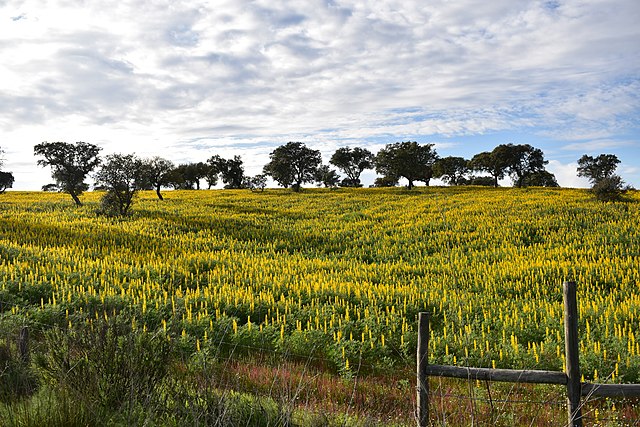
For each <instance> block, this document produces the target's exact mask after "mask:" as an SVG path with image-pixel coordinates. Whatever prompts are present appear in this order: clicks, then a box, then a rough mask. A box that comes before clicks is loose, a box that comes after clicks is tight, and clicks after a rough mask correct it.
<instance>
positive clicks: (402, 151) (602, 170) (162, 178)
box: [0, 141, 622, 215]
mask: <svg viewBox="0 0 640 427" xmlns="http://www.w3.org/2000/svg"><path fill="white" fill-rule="evenodd" d="M100 151H101V148H100V147H98V146H96V145H94V144H90V143H86V142H77V143H75V144H70V143H66V142H43V143H41V144H38V145H36V146H35V147H34V154H35V155H36V156H37V157H39V160H38V164H39V165H41V166H49V167H51V171H52V177H53V179H54V181H55V183H54V184H48V185H45V186H44V187H43V190H48V191H62V192H66V193H69V194H70V195H71V197H72V198H73V200H74V202H75V203H76V204H77V205H81V204H82V203H81V201H80V198H79V196H80V195H81V194H82V192H84V191H86V190H88V189H89V185H88V184H87V183H86V182H85V181H86V179H87V176H88V175H89V174H90V173H93V172H94V171H96V169H97V172H96V173H95V174H94V176H93V177H94V179H95V188H96V189H102V190H106V193H105V196H104V198H103V200H102V207H101V210H102V212H104V213H111V214H115V215H125V214H127V212H129V209H130V207H131V203H132V200H133V196H134V195H135V193H136V191H138V190H142V189H147V190H155V191H156V194H157V196H158V198H159V199H160V200H162V199H163V196H162V193H161V190H162V188H174V189H200V188H201V182H202V181H204V182H206V185H207V187H208V188H211V187H213V186H215V185H217V184H218V182H220V181H222V182H223V183H224V186H225V188H231V189H237V188H249V189H251V190H264V188H265V187H266V184H267V176H270V177H271V178H272V179H273V180H274V181H276V182H277V183H278V184H279V185H281V186H283V187H290V188H292V189H293V190H294V191H299V190H300V189H301V188H302V185H303V184H305V183H312V182H315V183H318V184H319V185H324V186H326V187H337V186H341V187H361V186H362V182H361V180H360V177H361V175H362V173H363V172H364V171H365V170H367V169H375V171H376V172H377V173H378V174H379V175H381V177H379V178H377V179H376V180H375V182H374V186H379V187H382V186H396V185H398V183H399V181H400V179H402V178H404V179H406V180H407V181H408V188H409V189H411V188H413V187H414V186H415V183H416V182H423V183H424V184H425V185H429V183H430V180H431V179H432V178H440V179H442V180H443V181H444V182H446V183H447V184H449V185H490V186H495V187H497V186H498V182H499V181H500V180H501V179H503V178H505V177H507V176H510V177H511V178H512V180H513V183H514V186H516V187H526V186H547V187H557V186H558V183H557V181H556V179H555V177H554V176H553V174H551V173H550V172H548V171H547V170H546V169H545V165H546V164H547V163H548V162H547V161H546V160H545V159H544V154H543V152H542V151H541V150H540V149H538V148H535V147H532V146H531V145H529V144H524V145H514V144H501V145H498V146H497V147H495V148H494V149H493V150H492V151H487V152H482V153H479V154H476V155H475V156H473V157H472V158H471V159H464V158H462V157H453V156H449V157H442V158H441V157H439V156H438V154H437V152H436V151H435V149H434V145H433V144H419V143H417V142H415V141H406V142H396V143H392V144H387V145H386V146H385V147H384V148H382V149H381V150H380V151H379V152H378V153H377V154H376V155H374V154H373V153H371V151H369V150H367V149H366V148H361V147H355V148H351V147H342V148H339V149H337V150H336V151H335V152H334V153H333V155H332V156H331V158H330V160H329V164H326V165H325V164H322V157H321V154H320V151H318V150H313V149H311V148H309V147H307V146H305V145H304V144H303V143H301V142H289V143H287V144H284V145H282V146H279V147H277V148H276V149H275V150H274V151H272V152H271V154H270V155H269V158H270V161H269V163H267V164H266V165H265V166H264V168H263V171H262V174H259V175H256V176H253V177H250V176H246V175H245V173H244V166H243V161H242V159H241V158H240V156H235V157H233V158H231V159H225V158H222V157H220V156H218V155H215V156H212V157H210V158H209V159H208V160H207V161H206V162H197V163H187V164H180V165H178V166H175V165H174V164H173V163H172V162H171V161H169V160H167V159H163V158H161V157H153V158H150V159H142V158H139V157H137V156H135V155H133V154H111V155H108V156H106V157H105V158H104V159H101V158H100ZM1 153H2V151H1V149H0V167H1V166H2V162H1ZM618 163H619V160H618V159H617V157H616V156H615V155H611V154H606V155H605V154H603V155H600V156H598V157H596V158H593V157H590V156H586V155H585V156H583V157H582V158H581V159H580V160H579V161H578V164H579V167H578V175H579V176H585V177H587V178H589V179H590V180H591V181H592V183H593V184H594V188H595V187H597V186H599V187H600V188H604V189H607V188H608V189H611V188H613V189H614V190H615V189H620V190H621V188H622V180H621V179H620V177H619V176H617V175H615V174H614V171H615V169H616V166H617V164H618ZM332 166H334V167H336V168H337V169H338V170H339V171H340V172H342V174H343V175H344V176H343V177H342V178H341V177H340V175H339V174H338V172H337V171H336V170H335V169H332ZM3 183H4V184H3ZM12 184H13V175H11V174H10V173H5V172H0V189H1V190H4V189H5V188H9V187H11V185H12Z"/></svg>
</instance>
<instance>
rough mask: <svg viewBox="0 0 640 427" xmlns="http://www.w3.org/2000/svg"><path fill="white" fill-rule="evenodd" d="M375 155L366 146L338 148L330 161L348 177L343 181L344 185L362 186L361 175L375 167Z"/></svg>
mask: <svg viewBox="0 0 640 427" xmlns="http://www.w3.org/2000/svg"><path fill="white" fill-rule="evenodd" d="M374 160H375V156H374V155H373V154H372V153H371V151H369V150H367V149H366V148H360V147H355V148H350V147H342V148H338V149H337V150H336V152H335V153H333V155H332V156H331V159H330V160H329V163H331V164H332V165H334V166H335V167H337V168H338V169H340V170H341V171H342V172H343V173H344V174H345V175H347V178H345V179H344V180H343V181H342V186H343V187H362V183H361V182H360V175H362V172H363V171H364V170H365V169H373V167H374Z"/></svg>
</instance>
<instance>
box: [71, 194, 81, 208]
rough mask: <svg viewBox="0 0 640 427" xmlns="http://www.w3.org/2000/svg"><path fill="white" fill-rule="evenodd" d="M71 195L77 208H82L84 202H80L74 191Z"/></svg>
mask: <svg viewBox="0 0 640 427" xmlns="http://www.w3.org/2000/svg"><path fill="white" fill-rule="evenodd" d="M69 194H70V195H71V198H72V199H73V201H74V202H76V206H82V202H81V201H80V199H79V198H78V195H77V194H76V193H74V192H73V191H72V192H70V193H69Z"/></svg>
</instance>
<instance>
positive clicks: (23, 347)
mask: <svg viewBox="0 0 640 427" xmlns="http://www.w3.org/2000/svg"><path fill="white" fill-rule="evenodd" d="M18 351H19V352H20V360H21V361H22V363H29V328H27V327H26V326H23V327H22V329H20V336H19V337H18Z"/></svg>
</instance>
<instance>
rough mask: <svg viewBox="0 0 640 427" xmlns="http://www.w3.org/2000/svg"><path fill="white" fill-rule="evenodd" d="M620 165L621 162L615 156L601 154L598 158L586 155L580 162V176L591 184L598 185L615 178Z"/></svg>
mask: <svg viewBox="0 0 640 427" xmlns="http://www.w3.org/2000/svg"><path fill="white" fill-rule="evenodd" d="M619 163H620V160H619V159H618V157H617V156H616V155H615V154H600V155H599V156H597V157H591V156H588V155H586V154H585V155H584V156H582V157H580V159H579V160H578V176H583V177H585V178H587V179H588V180H589V181H590V182H591V184H596V183H598V182H599V181H602V180H603V179H605V178H610V177H611V176H613V173H614V172H615V171H616V168H617V167H618V164H619Z"/></svg>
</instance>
